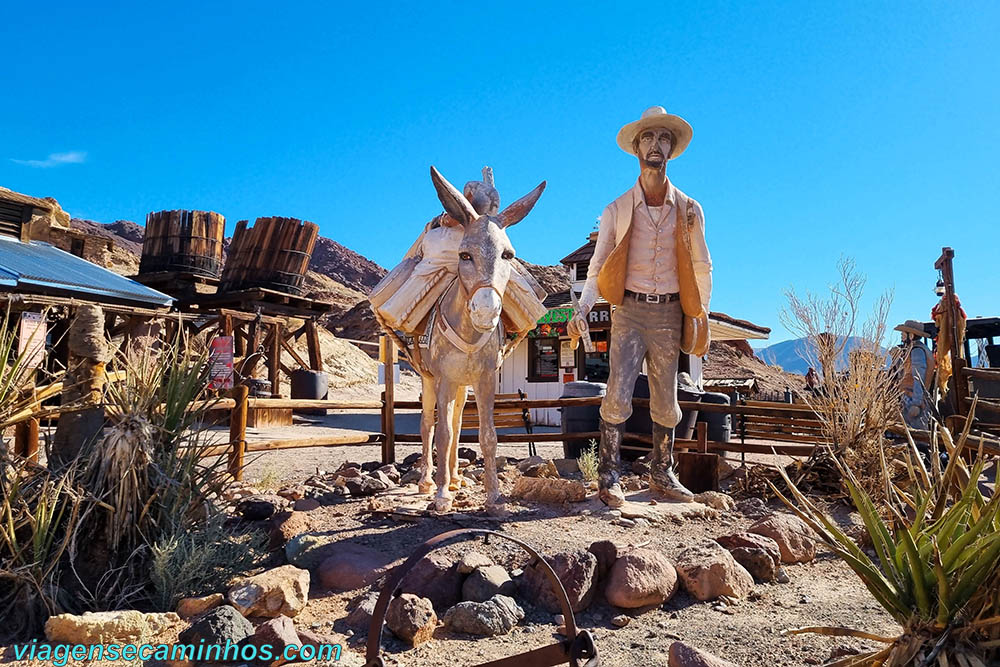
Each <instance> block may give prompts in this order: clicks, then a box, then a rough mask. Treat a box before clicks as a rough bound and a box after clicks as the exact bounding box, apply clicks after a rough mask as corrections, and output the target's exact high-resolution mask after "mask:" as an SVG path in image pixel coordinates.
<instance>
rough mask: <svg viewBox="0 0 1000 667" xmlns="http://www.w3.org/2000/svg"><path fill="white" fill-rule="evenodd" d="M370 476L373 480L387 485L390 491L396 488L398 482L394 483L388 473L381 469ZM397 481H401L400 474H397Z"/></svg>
mask: <svg viewBox="0 0 1000 667" xmlns="http://www.w3.org/2000/svg"><path fill="white" fill-rule="evenodd" d="M368 474H369V475H370V476H371V477H372V478H374V479H377V480H378V481H380V482H382V483H383V484H385V485H386V488H388V489H391V488H392V487H394V486H396V482H394V481H393V480H392V477H390V476H389V474H388V473H386V472H384V471H383V470H382V469H381V468H380V469H378V470H375V471H372V472H370V473H368ZM396 479H397V480H398V479H399V474H398V473H397V474H396Z"/></svg>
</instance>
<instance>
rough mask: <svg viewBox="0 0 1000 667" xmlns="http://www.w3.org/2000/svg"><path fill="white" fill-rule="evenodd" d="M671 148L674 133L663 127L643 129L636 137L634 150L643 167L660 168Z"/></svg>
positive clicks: (672, 146)
mask: <svg viewBox="0 0 1000 667" xmlns="http://www.w3.org/2000/svg"><path fill="white" fill-rule="evenodd" d="M673 149H674V135H673V133H671V132H670V130H668V129H667V128H665V127H651V128H648V129H645V130H643V131H642V132H640V133H639V136H638V137H637V138H636V152H637V153H638V155H639V163H640V164H641V165H642V166H643V167H652V168H653V169H659V168H661V167H662V166H663V165H664V164H666V162H667V158H668V157H669V155H670V152H671V151H672V150H673Z"/></svg>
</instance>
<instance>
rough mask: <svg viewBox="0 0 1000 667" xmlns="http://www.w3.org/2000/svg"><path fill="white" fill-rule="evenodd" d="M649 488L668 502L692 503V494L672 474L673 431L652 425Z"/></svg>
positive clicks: (655, 424)
mask: <svg viewBox="0 0 1000 667" xmlns="http://www.w3.org/2000/svg"><path fill="white" fill-rule="evenodd" d="M649 488H650V490H652V491H654V492H655V493H659V494H660V495H662V496H665V497H666V498H667V499H669V500H676V501H678V502H682V503H691V502H694V494H692V493H691V492H690V491H688V490H687V489H686V488H684V485H683V484H681V482H680V480H679V479H677V475H675V474H674V429H672V428H667V427H666V426H661V425H659V424H657V423H655V422H654V423H653V455H652V457H651V458H650V462H649Z"/></svg>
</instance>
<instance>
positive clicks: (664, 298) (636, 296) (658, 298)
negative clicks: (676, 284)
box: [625, 289, 681, 303]
mask: <svg viewBox="0 0 1000 667" xmlns="http://www.w3.org/2000/svg"><path fill="white" fill-rule="evenodd" d="M625 296H626V297H628V298H629V299H633V300H635V301H640V302H641V301H645V302H646V303H669V302H670V301H677V300H678V299H680V298H681V295H680V293H679V292H671V293H670V294H641V293H639V292H633V291H632V290H628V289H627V290H625Z"/></svg>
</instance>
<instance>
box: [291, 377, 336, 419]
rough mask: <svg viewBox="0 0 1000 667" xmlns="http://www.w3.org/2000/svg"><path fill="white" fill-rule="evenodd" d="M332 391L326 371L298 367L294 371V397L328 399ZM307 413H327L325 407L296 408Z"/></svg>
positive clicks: (302, 412)
mask: <svg viewBox="0 0 1000 667" xmlns="http://www.w3.org/2000/svg"><path fill="white" fill-rule="evenodd" d="M329 393H330V380H329V378H328V377H327V374H326V373H323V372H321V371H311V370H308V369H305V368H297V369H295V370H294V371H292V398H301V399H306V400H326V398H327V396H329ZM296 412H299V413H301V414H305V415H325V414H326V410H325V409H323V408H307V409H302V410H296Z"/></svg>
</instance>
